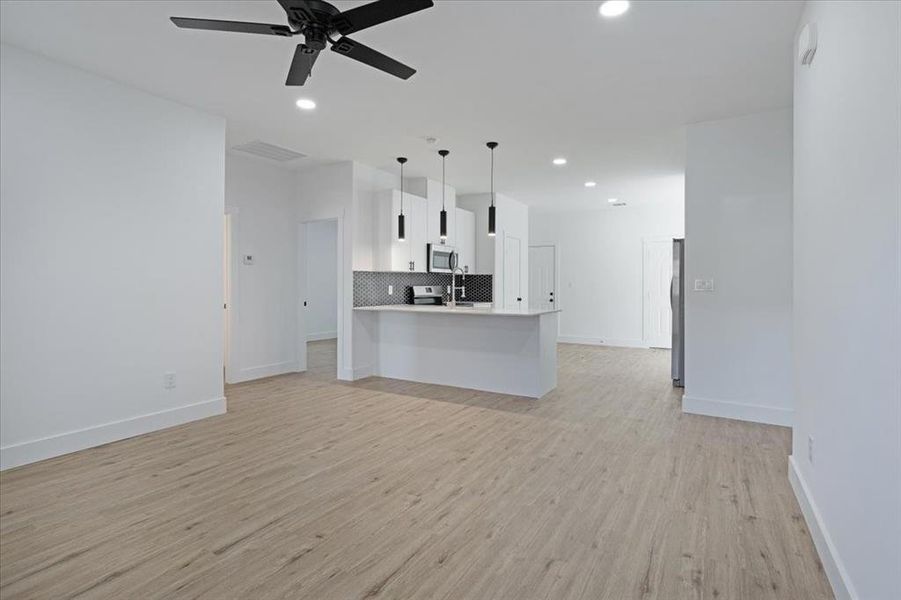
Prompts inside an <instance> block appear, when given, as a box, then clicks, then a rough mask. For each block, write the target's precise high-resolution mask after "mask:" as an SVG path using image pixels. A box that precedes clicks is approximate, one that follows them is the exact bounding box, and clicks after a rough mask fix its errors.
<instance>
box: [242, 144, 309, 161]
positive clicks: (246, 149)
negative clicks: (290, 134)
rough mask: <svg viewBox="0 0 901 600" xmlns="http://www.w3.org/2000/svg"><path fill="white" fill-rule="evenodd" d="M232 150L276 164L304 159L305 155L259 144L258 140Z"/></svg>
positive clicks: (270, 145)
mask: <svg viewBox="0 0 901 600" xmlns="http://www.w3.org/2000/svg"><path fill="white" fill-rule="evenodd" d="M232 150H237V151H238V152H243V153H245V154H252V155H253V156H259V157H260V158H266V159H268V160H274V161H276V162H288V161H290V160H297V159H298V158H306V154H301V153H300V152H295V151H294V150H288V149H287V148H282V147H281V146H276V145H275V144H268V143H266V142H261V141H260V140H254V141H252V142H247V143H246V144H238V145H237V146H232Z"/></svg>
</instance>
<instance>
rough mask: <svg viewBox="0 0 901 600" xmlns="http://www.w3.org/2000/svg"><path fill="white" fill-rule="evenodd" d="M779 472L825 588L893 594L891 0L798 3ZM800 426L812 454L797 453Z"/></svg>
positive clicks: (900, 180)
mask: <svg viewBox="0 0 901 600" xmlns="http://www.w3.org/2000/svg"><path fill="white" fill-rule="evenodd" d="M809 21H814V22H816V24H817V26H818V28H819V48H818V49H817V53H816V56H815V58H814V61H813V64H812V65H811V66H809V67H804V66H800V65H797V64H796V66H795V88H794V97H795V106H794V126H795V129H794V134H795V135H794V142H795V146H794V154H795V179H794V182H795V210H794V236H795V240H794V241H795V246H794V247H795V253H794V274H795V275H794V357H795V373H794V374H795V377H794V384H795V395H796V398H797V400H796V404H797V407H796V418H795V426H794V432H793V436H792V438H793V444H792V445H793V448H792V457H791V468H790V475H791V478H792V483H793V485H794V488H795V492H796V494H797V495H798V499H799V501H800V503H801V506H802V508H803V509H804V512H805V517H806V519H807V523H808V526H809V528H810V530H811V533H812V534H813V537H814V541H815V542H816V543H817V548H818V550H819V552H820V556H821V558H822V559H823V565H824V567H825V569H826V573H827V574H828V575H829V578H830V581H831V582H832V585H833V589H834V590H835V592H836V597H837V598H839V599H842V598H859V599H860V600H891V599H896V598H901V150H899V148H901V116H899V112H901V109H899V107H901V92H899V90H901V43H899V39H901V25H899V24H901V4H899V3H897V2H884V3H868V2H808V3H807V4H806V6H805V9H804V13H803V16H802V18H801V23H802V24H803V23H806V22H809ZM808 437H812V438H813V442H814V443H813V461H812V462H811V461H810V460H809V459H808V449H807V448H808Z"/></svg>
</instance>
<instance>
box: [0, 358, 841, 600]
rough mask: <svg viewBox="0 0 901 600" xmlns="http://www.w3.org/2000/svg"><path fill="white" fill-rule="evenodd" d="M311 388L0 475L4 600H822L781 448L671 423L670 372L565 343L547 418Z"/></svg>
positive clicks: (232, 396) (304, 381) (415, 393)
mask: <svg viewBox="0 0 901 600" xmlns="http://www.w3.org/2000/svg"><path fill="white" fill-rule="evenodd" d="M334 352H335V348H334V342H319V343H314V344H311V345H310V367H311V368H310V372H308V373H306V374H297V375H287V376H282V377H275V378H271V379H267V380H263V381H258V382H251V383H246V384H241V385H236V386H230V387H229V388H228V389H227V396H228V408H229V412H228V414H227V415H223V416H219V417H214V418H210V419H207V420H204V421H200V422H195V423H191V424H187V425H183V426H180V427H176V428H173V429H169V430H165V431H160V432H156V433H152V434H148V435H144V436H141V437H137V438H133V439H130V440H125V441H122V442H117V443H114V444H109V445H106V446H103V447H99V448H94V449H91V450H86V451H83V452H79V453H76V454H72V455H69V456H64V457H60V458H57V459H53V460H48V461H45V462H42V463H39V464H34V465H30V466H26V467H22V468H18V469H13V470H10V471H7V472H4V473H2V474H0V506H2V509H0V511H2V512H0V596H2V598H4V599H7V598H9V599H12V598H54V599H55V598H126V599H131V598H135V599H145V598H211V599H223V598H248V599H265V598H311V599H317V600H331V599H336V600H343V599H376V598H429V599H455V600H457V599H491V600H500V599H511V600H528V599H533V598H534V599H538V598H543V599H545V598H546V599H557V598H560V599H565V598H585V599H592V600H594V599H610V600H624V599H631V598H659V599H666V600H671V599H680V598H686V599H689V598H691V599H696V598H709V599H723V600H733V599H752V598H753V599H757V598H760V599H793V600H802V599H806V598H816V599H819V598H831V597H832V595H831V593H830V591H829V587H828V583H827V581H826V578H825V576H824V574H823V571H822V569H821V566H820V563H819V561H818V559H817V556H816V553H815V551H814V548H813V544H812V542H811V539H810V535H809V534H808V532H807V529H806V527H805V523H804V521H803V519H802V517H801V514H800V509H799V507H798V504H797V502H796V500H795V498H794V496H793V495H792V492H791V489H790V487H789V484H788V480H787V475H786V468H787V466H786V459H787V455H788V452H789V448H790V443H789V442H790V435H791V433H790V431H789V430H788V429H785V428H779V427H772V426H766V425H756V424H750V423H741V422H737V421H727V420H721V419H714V418H709V417H700V416H691V415H683V414H681V412H680V406H679V404H680V396H679V394H678V393H677V392H676V391H675V390H673V388H672V387H671V385H670V381H669V353H668V352H666V351H655V350H637V349H618V348H603V347H589V346H576V345H560V347H559V353H560V360H559V369H560V373H559V387H558V388H557V389H556V390H555V391H554V392H553V393H551V394H550V395H548V396H547V397H545V398H544V399H542V400H539V401H534V400H527V399H521V398H514V397H510V396H500V395H496V394H488V393H481V392H475V391H469V390H459V389H453V388H446V387H438V386H430V385H423V384H414V383H408V382H401V381H392V380H385V379H377V378H372V379H368V380H364V381H361V382H357V383H355V384H344V383H337V382H335V381H334Z"/></svg>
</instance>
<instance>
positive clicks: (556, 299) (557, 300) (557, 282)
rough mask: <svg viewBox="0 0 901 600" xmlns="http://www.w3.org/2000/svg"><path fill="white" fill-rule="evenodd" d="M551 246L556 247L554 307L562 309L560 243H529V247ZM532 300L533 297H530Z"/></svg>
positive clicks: (530, 267) (530, 271) (530, 266)
mask: <svg viewBox="0 0 901 600" xmlns="http://www.w3.org/2000/svg"><path fill="white" fill-rule="evenodd" d="M547 246H550V247H551V248H553V249H554V308H556V309H557V310H559V309H560V304H561V302H562V301H561V300H560V244H558V243H557V242H538V243H535V244H529V249H530V250H531V249H532V248H543V247H547ZM529 281H530V282H531V281H532V257H531V256H530V257H529ZM529 300H531V298H529Z"/></svg>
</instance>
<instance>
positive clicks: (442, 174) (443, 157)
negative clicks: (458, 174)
mask: <svg viewBox="0 0 901 600" xmlns="http://www.w3.org/2000/svg"><path fill="white" fill-rule="evenodd" d="M446 159H447V155H446V154H444V155H442V156H441V210H444V163H445V162H446Z"/></svg>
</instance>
